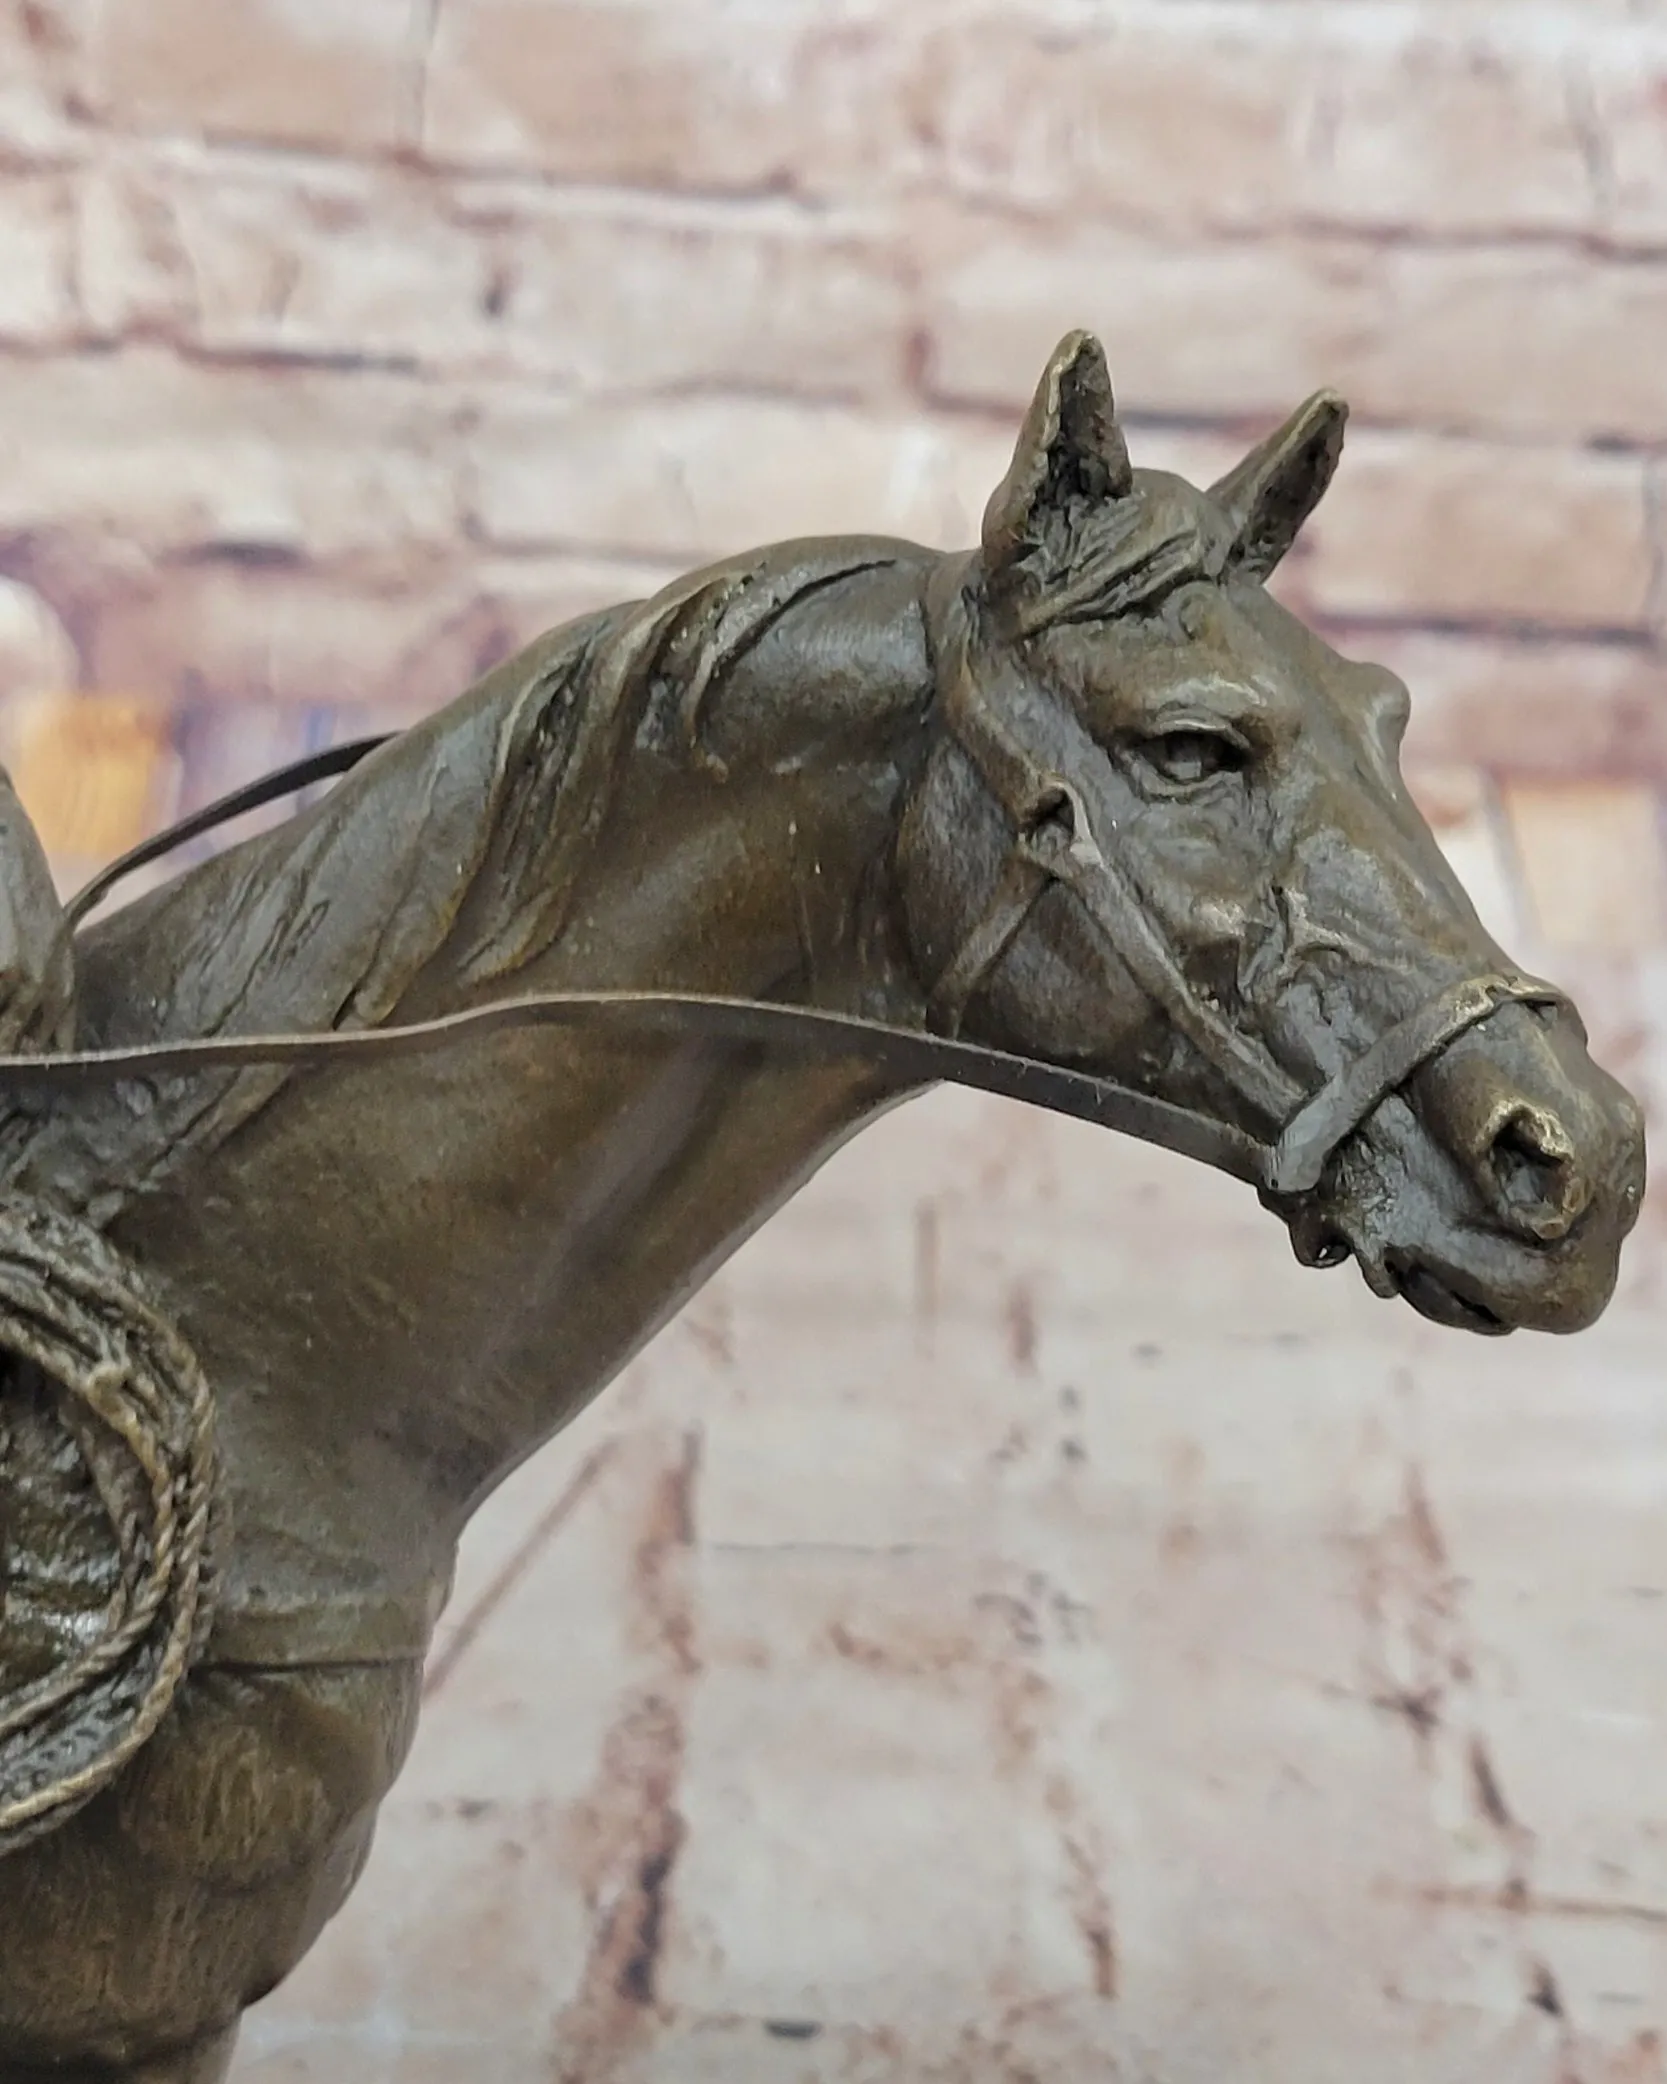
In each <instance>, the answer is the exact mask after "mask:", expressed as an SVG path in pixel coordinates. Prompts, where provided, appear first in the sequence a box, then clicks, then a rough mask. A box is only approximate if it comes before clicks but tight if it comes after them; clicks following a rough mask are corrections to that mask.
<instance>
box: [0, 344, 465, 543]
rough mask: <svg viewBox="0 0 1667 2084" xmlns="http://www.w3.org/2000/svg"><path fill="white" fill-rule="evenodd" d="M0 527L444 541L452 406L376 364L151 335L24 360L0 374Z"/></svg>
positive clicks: (145, 535)
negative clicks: (221, 351) (258, 364)
mask: <svg viewBox="0 0 1667 2084" xmlns="http://www.w3.org/2000/svg"><path fill="white" fill-rule="evenodd" d="M0 439H3V440H4V443H5V448H6V453H7V458H8V465H7V469H6V471H5V473H4V475H3V476H0V530H6V531H8V532H10V531H17V532H23V533H27V534H29V535H31V536H39V537H45V538H65V537H68V538H76V539H79V544H80V547H79V549H78V551H77V557H78V558H79V559H81V560H87V559H88V557H89V553H90V552H91V551H92V549H93V546H94V545H115V546H119V550H118V551H117V552H114V553H112V554H113V555H114V557H115V561H116V562H117V563H118V564H119V563H121V562H122V561H124V560H127V561H131V560H132V559H133V558H134V557H135V556H136V555H139V554H141V553H162V552H169V551H177V550H182V549H191V548H202V547H210V546H215V545H219V546H222V547H224V546H228V545H229V546H230V547H231V549H232V551H233V552H234V553H235V554H239V555H243V556H246V557H247V556H263V555H264V556H268V557H272V556H279V557H282V556H298V555H302V554H306V555H312V556H318V557H332V556H341V555H346V554H349V553H355V552H357V553H366V552H370V553H377V552H382V553H386V552H388V551H390V550H392V551H397V553H398V554H399V555H401V556H403V555H404V554H405V550H406V546H407V545H409V544H411V543H414V542H430V543H434V542H439V543H445V544H451V543H455V541H456V536H457V525H458V524H457V511H456V506H455V500H454V494H453V476H454V468H455V466H454V462H453V458H452V455H451V453H450V450H449V447H448V444H449V442H450V440H451V406H450V404H449V402H448V401H447V400H446V399H445V398H444V397H443V396H436V395H434V394H433V393H431V392H429V391H426V390H425V389H424V388H423V387H422V386H421V385H420V384H415V383H411V382H406V381H403V380H401V379H399V378H396V377H391V376H384V375H380V374H375V373H347V374H343V373H337V372H333V371H331V372H325V371H314V370H283V371H273V370H261V369H219V370H216V369H212V368H203V367H193V366H192V365H190V364H188V363H184V362H181V361H179V360H177V359H175V358H174V357H173V356H171V355H169V354H166V353H164V352H161V351H158V350H155V349H149V348H146V349H134V350H131V351H129V352H127V353H125V354H122V355H119V356H118V355H94V356H87V357H84V358H69V357H60V358H57V359H55V360H44V359H43V360H30V361H18V362H16V363H14V364H13V365H12V367H11V368H9V369H8V371H7V375H6V382H5V385H4V387H3V389H0Z"/></svg>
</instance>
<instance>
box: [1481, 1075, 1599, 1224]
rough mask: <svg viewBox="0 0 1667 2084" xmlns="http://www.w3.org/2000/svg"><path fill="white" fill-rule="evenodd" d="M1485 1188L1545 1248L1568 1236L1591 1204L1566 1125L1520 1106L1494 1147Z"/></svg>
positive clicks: (1488, 1157)
mask: <svg viewBox="0 0 1667 2084" xmlns="http://www.w3.org/2000/svg"><path fill="white" fill-rule="evenodd" d="M1484 1164H1485V1173H1486V1177H1485V1181H1484V1184H1485V1185H1486V1186H1487V1187H1488V1188H1489V1189H1490V1190H1491V1197H1492V1199H1493V1200H1494V1202H1495V1203H1496V1205H1497V1207H1498V1209H1499V1212H1500V1214H1501V1215H1502V1216H1504V1218H1505V1219H1506V1221H1507V1222H1509V1223H1510V1224H1511V1225H1512V1226H1513V1228H1515V1229H1519V1230H1523V1231H1526V1232H1527V1233H1528V1235H1529V1236H1530V1237H1536V1238H1539V1239H1541V1240H1542V1241H1543V1242H1545V1243H1548V1244H1549V1243H1551V1242H1552V1241H1553V1240H1555V1239H1557V1238H1560V1237H1565V1236H1567V1234H1568V1233H1569V1231H1570V1230H1571V1229H1572V1228H1573V1227H1574V1225H1575V1223H1576V1222H1577V1221H1578V1220H1579V1218H1580V1216H1581V1215H1582V1213H1583V1212H1584V1210H1585V1208H1586V1205H1587V1203H1588V1201H1589V1200H1590V1199H1591V1190H1590V1188H1589V1186H1588V1185H1587V1182H1586V1180H1585V1178H1584V1177H1583V1175H1582V1174H1581V1172H1580V1169H1579V1168H1578V1166H1577V1165H1576V1164H1575V1161H1574V1146H1573V1144H1572V1143H1571V1142H1570V1141H1569V1137H1568V1133H1567V1131H1566V1130H1565V1129H1564V1128H1563V1126H1562V1124H1561V1123H1560V1122H1558V1121H1556V1120H1555V1119H1554V1118H1553V1117H1552V1116H1550V1115H1547V1114H1543V1113H1541V1112H1540V1110H1539V1109H1538V1108H1535V1107H1517V1108H1514V1109H1513V1110H1512V1111H1511V1113H1510V1114H1509V1115H1508V1116H1507V1117H1506V1119H1505V1121H1504V1122H1503V1123H1502V1124H1501V1126H1500V1128H1499V1129H1498V1131H1497V1132H1496V1134H1495V1135H1494V1138H1493V1141H1492V1143H1491V1144H1490V1145H1489V1146H1488V1150H1487V1155H1486V1158H1485V1161H1484Z"/></svg>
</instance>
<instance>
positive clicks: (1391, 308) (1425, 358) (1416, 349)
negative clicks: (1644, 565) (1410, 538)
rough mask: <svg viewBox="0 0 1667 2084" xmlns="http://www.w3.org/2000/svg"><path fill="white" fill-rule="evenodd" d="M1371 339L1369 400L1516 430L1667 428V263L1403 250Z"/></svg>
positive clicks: (1466, 424) (1620, 432)
mask: <svg viewBox="0 0 1667 2084" xmlns="http://www.w3.org/2000/svg"><path fill="white" fill-rule="evenodd" d="M1383 291H1384V295H1385V310H1384V319H1385V323H1384V325H1383V326H1382V328H1381V329H1380V330H1378V331H1377V332H1376V333H1375V334H1374V335H1373V336H1372V337H1370V338H1369V339H1366V340H1364V341H1363V342H1362V343H1361V350H1360V353H1359V355H1358V357H1357V359H1356V368H1357V369H1358V375H1356V374H1354V373H1353V372H1352V371H1350V370H1347V369H1345V371H1344V372H1343V374H1344V381H1345V383H1347V382H1350V381H1352V382H1353V383H1354V384H1355V385H1356V387H1357V389H1358V391H1359V393H1360V395H1361V398H1362V401H1363V403H1365V404H1366V406H1367V408H1368V409H1369V410H1370V411H1372V412H1375V413H1386V414H1394V415H1404V416H1406V417H1408V418H1411V419H1415V420H1420V421H1424V422H1427V423H1431V424H1436V425H1441V426H1446V427H1451V428H1464V429H1478V430H1480V429H1484V428H1488V429H1496V430H1498V431H1500V432H1504V433H1508V434H1511V435H1513V436H1528V435H1539V434H1549V435H1554V436H1556V437H1558V438H1561V439H1568V438H1569V437H1571V436H1572V437H1575V438H1582V439H1586V440H1592V439H1599V438H1602V439H1610V440H1623V441H1638V442H1654V441H1657V440H1659V439H1660V435H1661V429H1662V427H1663V425H1667V356H1663V355H1662V354H1660V353H1659V352H1658V350H1657V343H1658V342H1659V341H1660V340H1661V339H1662V338H1663V337H1667V259H1663V258H1662V257H1661V256H1659V255H1658V256H1656V257H1653V258H1650V259H1636V260H1629V259H1606V258H1601V257H1597V256H1587V255H1582V254H1580V253H1578V252H1575V251H1569V250H1557V249H1553V248H1544V249H1538V248H1535V247H1532V246H1522V247H1513V246H1503V247H1497V248H1477V249H1471V250H1464V249H1456V250H1452V251H1446V252H1442V251H1419V250H1418V249H1416V248H1414V247H1410V246H1409V247H1402V248H1399V249H1397V250H1396V251H1395V252H1394V253H1393V254H1392V255H1390V256H1389V257H1388V259H1387V261H1386V264H1385V266H1384V269H1383Z"/></svg>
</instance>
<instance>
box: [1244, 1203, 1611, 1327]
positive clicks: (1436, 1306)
mask: <svg viewBox="0 0 1667 2084" xmlns="http://www.w3.org/2000/svg"><path fill="white" fill-rule="evenodd" d="M1282 1213H1284V1212H1282ZM1286 1221H1287V1223H1288V1225H1289V1228H1290V1233H1291V1243H1292V1247H1293V1249H1294V1250H1295V1252H1296V1255H1297V1257H1298V1259H1300V1260H1301V1261H1302V1262H1303V1264H1304V1265H1305V1266H1334V1265H1339V1264H1341V1263H1342V1261H1343V1260H1345V1259H1353V1260H1354V1262H1355V1264H1356V1265H1357V1266H1358V1267H1359V1269H1360V1272H1361V1275H1362V1277H1363V1278H1364V1280H1365V1282H1366V1285H1367V1287H1368V1288H1370V1289H1371V1291H1372V1293H1373V1294H1374V1295H1377V1296H1381V1297H1383V1298H1384V1299H1385V1300H1386V1301H1393V1300H1398V1301H1401V1302H1405V1303H1407V1304H1408V1305H1410V1307H1411V1308H1412V1309H1414V1310H1416V1311H1417V1312H1418V1314H1419V1316H1420V1317H1425V1318H1428V1320H1429V1321H1430V1322H1431V1323H1432V1324H1439V1325H1442V1326H1444V1327H1445V1328H1446V1329H1448V1330H1450V1331H1468V1332H1473V1333H1475V1334H1476V1335H1477V1336H1478V1337H1481V1338H1489V1339H1497V1338H1503V1337H1504V1336H1505V1334H1506V1333H1507V1332H1513V1331H1544V1332H1575V1331H1584V1330H1586V1329H1587V1327H1588V1326H1590V1325H1591V1324H1593V1323H1595V1322H1596V1320H1597V1319H1598V1318H1599V1317H1600V1316H1601V1315H1602V1314H1603V1311H1604V1308H1605V1306H1606V1305H1607V1304H1608V1302H1609V1299H1610V1297H1611V1296H1612V1295H1613V1294H1614V1292H1615V1283H1616V1280H1617V1277H1618V1274H1619V1270H1620V1244H1621V1237H1620V1236H1619V1235H1616V1236H1609V1235H1601V1234H1598V1232H1597V1228H1596V1226H1593V1228H1592V1229H1591V1230H1583V1233H1582V1234H1581V1235H1580V1236H1578V1237H1570V1238H1568V1239H1565V1240H1564V1241H1563V1242H1562V1243H1561V1244H1559V1245H1556V1246H1552V1247H1545V1246H1531V1245H1525V1244H1524V1243H1523V1242H1522V1241H1521V1240H1520V1239H1517V1238H1515V1237H1510V1236H1507V1235H1505V1234H1504V1233H1502V1232H1497V1231H1488V1230H1483V1229H1480V1228H1474V1229H1473V1228H1470V1227H1468V1226H1466V1227H1465V1228H1464V1229H1462V1230H1459V1229H1455V1231H1454V1233H1453V1235H1452V1236H1451V1237H1450V1238H1441V1239H1439V1240H1438V1239H1436V1238H1434V1237H1425V1238H1421V1239H1417V1240H1413V1239H1392V1238H1389V1237H1385V1236H1382V1235H1379V1234H1376V1230H1377V1226H1376V1225H1375V1224H1373V1223H1371V1222H1370V1221H1362V1220H1361V1219H1360V1218H1359V1217H1357V1216H1353V1215H1351V1214H1347V1213H1341V1212H1336V1211H1331V1212H1327V1213H1325V1214H1323V1215H1320V1214H1318V1213H1317V1212H1316V1211H1315V1210H1314V1209H1313V1208H1312V1207H1310V1208H1308V1209H1306V1210H1303V1211H1301V1212H1299V1213H1298V1214H1296V1215H1292V1214H1289V1213H1287V1214H1286ZM1629 1227H1630V1226H1629ZM1622 1234H1623V1235H1624V1232H1623V1233H1622Z"/></svg>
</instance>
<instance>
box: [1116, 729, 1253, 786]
mask: <svg viewBox="0 0 1667 2084" xmlns="http://www.w3.org/2000/svg"><path fill="white" fill-rule="evenodd" d="M1140 754H1141V757H1142V759H1144V760H1145V761H1146V763H1147V765H1148V766H1150V767H1152V768H1154V769H1155V770H1156V771H1157V773H1158V774H1160V775H1161V776H1162V777H1163V779H1164V780H1165V781H1166V782H1168V783H1169V784H1170V785H1171V786H1172V787H1174V788H1178V789H1186V788H1192V787H1194V786H1196V784H1198V783H1199V782H1206V781H1209V780H1210V779H1211V777H1212V776H1213V775H1217V774H1230V773H1234V772H1236V771H1237V770H1238V769H1239V768H1241V767H1242V766H1243V765H1244V762H1245V754H1244V748H1243V746H1241V745H1240V744H1239V743H1238V742H1237V740H1236V739H1232V738H1228V737H1227V736H1225V735H1224V734H1223V733H1222V732H1220V731H1203V730H1186V731H1163V732H1160V733H1159V735H1158V736H1157V737H1155V738H1147V739H1144V740H1143V741H1142V743H1141V745H1140Z"/></svg>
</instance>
